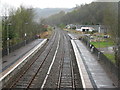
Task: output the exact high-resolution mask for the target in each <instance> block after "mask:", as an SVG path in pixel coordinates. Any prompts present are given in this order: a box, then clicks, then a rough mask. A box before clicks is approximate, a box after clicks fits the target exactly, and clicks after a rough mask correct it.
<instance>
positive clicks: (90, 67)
mask: <svg viewBox="0 0 120 90" xmlns="http://www.w3.org/2000/svg"><path fill="white" fill-rule="evenodd" d="M70 36H72V35H70ZM72 38H73V39H72ZM71 39H72V40H71V41H72V42H74V43H75V44H76V47H77V49H78V51H79V53H80V56H81V58H82V59H81V60H82V62H83V64H84V66H85V68H86V71H87V73H88V75H89V79H90V81H91V83H92V86H93V88H98V89H101V88H102V89H103V88H108V89H111V88H112V89H113V90H114V89H115V88H116V86H115V85H114V82H113V81H112V80H111V79H110V77H109V76H108V74H107V73H106V72H105V70H104V68H103V67H102V66H101V64H100V63H99V61H98V60H97V59H96V58H95V57H94V56H93V55H92V54H91V52H90V51H89V50H88V49H87V48H86V46H85V45H84V44H83V43H82V42H81V41H80V40H75V39H74V36H72V37H71ZM78 63H79V62H78ZM83 72H84V71H83ZM83 76H85V73H83ZM84 79H86V76H85V77H84ZM89 79H88V80H89ZM85 83H87V82H86V81H85Z"/></svg>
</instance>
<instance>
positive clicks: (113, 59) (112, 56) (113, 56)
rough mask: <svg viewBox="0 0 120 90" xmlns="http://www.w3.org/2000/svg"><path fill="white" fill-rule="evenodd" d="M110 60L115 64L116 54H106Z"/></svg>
mask: <svg viewBox="0 0 120 90" xmlns="http://www.w3.org/2000/svg"><path fill="white" fill-rule="evenodd" d="M104 55H105V56H106V57H107V58H108V59H110V60H111V62H112V63H115V55H114V54H104Z"/></svg>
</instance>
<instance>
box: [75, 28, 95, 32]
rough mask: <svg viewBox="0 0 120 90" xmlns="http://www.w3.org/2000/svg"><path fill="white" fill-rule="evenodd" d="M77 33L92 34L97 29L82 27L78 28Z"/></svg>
mask: <svg viewBox="0 0 120 90" xmlns="http://www.w3.org/2000/svg"><path fill="white" fill-rule="evenodd" d="M76 30H77V31H82V32H87V31H88V32H92V31H94V30H95V29H94V28H93V27H81V28H77V29H76Z"/></svg>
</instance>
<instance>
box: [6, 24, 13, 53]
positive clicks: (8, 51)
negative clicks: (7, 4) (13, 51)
mask: <svg viewBox="0 0 120 90" xmlns="http://www.w3.org/2000/svg"><path fill="white" fill-rule="evenodd" d="M11 25H12V24H11V23H8V24H7V53H8V55H9V54H10V50H9V39H10V38H9V27H10V26H11Z"/></svg>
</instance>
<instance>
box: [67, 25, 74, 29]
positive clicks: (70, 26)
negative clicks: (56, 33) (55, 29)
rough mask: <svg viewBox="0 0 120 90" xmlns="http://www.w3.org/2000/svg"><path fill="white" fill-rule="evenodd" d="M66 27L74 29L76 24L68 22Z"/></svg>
mask: <svg viewBox="0 0 120 90" xmlns="http://www.w3.org/2000/svg"><path fill="white" fill-rule="evenodd" d="M66 28H67V29H76V25H74V24H68V25H67V26H66Z"/></svg>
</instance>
